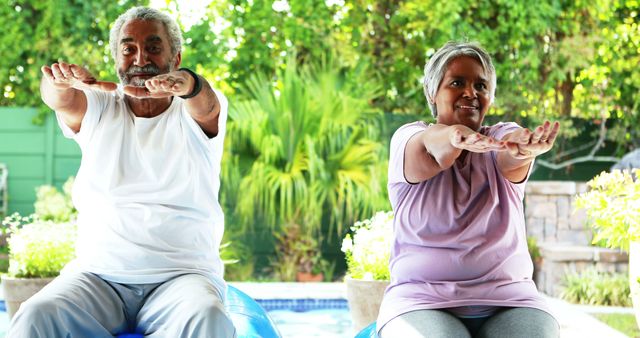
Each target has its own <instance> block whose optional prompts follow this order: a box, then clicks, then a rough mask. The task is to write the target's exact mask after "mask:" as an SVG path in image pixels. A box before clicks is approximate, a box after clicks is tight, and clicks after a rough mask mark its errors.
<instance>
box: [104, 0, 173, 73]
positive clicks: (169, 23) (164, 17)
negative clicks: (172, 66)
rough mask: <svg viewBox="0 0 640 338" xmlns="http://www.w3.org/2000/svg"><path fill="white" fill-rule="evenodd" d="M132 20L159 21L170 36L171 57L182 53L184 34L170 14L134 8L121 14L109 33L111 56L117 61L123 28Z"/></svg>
mask: <svg viewBox="0 0 640 338" xmlns="http://www.w3.org/2000/svg"><path fill="white" fill-rule="evenodd" d="M132 20H151V21H158V22H161V23H162V24H163V25H164V28H165V29H166V30H167V35H169V45H170V46H171V55H172V56H176V55H177V54H178V53H180V52H181V51H182V32H181V31H180V27H179V26H178V23H177V22H176V21H175V20H174V19H173V18H172V17H171V16H169V15H168V14H166V13H163V12H161V11H159V10H157V9H154V8H148V7H133V8H130V9H129V10H127V11H126V12H124V13H123V14H121V15H120V16H119V17H118V18H117V19H116V21H115V22H114V23H113V27H111V31H110V32H109V48H111V56H112V57H113V59H114V60H116V54H117V53H118V44H119V43H120V42H119V40H120V31H121V30H122V26H124V25H125V24H126V23H128V22H129V21H132Z"/></svg>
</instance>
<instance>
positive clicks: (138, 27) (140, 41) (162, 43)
mask: <svg viewBox="0 0 640 338" xmlns="http://www.w3.org/2000/svg"><path fill="white" fill-rule="evenodd" d="M116 55H117V58H116V69H117V71H118V77H119V78H120V82H121V83H122V84H123V85H133V86H140V87H141V86H144V82H145V81H146V80H147V79H149V78H152V77H154V76H156V75H158V74H165V73H168V72H170V71H173V70H174V69H175V68H176V67H177V66H178V64H179V54H178V55H176V56H173V55H172V53H171V46H170V45H169V37H168V35H167V32H166V30H165V28H164V25H163V24H162V23H161V22H159V21H154V20H132V21H129V22H127V23H126V24H124V26H122V30H121V31H120V39H119V41H118V53H117V54H116Z"/></svg>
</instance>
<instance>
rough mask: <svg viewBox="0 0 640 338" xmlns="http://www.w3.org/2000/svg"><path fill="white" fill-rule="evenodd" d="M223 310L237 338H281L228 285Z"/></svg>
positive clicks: (127, 337) (123, 337)
mask: <svg viewBox="0 0 640 338" xmlns="http://www.w3.org/2000/svg"><path fill="white" fill-rule="evenodd" d="M225 308H226V309H227V312H229V316H230V317H231V321H233V325H234V326H235V327H236V333H237V335H238V338H281V337H282V336H281V335H280V332H278V329H276V325H275V323H274V322H273V320H272V319H271V318H270V317H269V315H268V314H267V312H266V311H265V310H264V309H263V308H262V306H260V304H258V302H256V301H255V300H253V298H251V297H249V296H248V295H247V294H246V293H244V292H242V291H240V290H238V289H236V288H235V287H233V286H231V285H229V286H228V289H227V301H226V302H225ZM117 337H118V338H143V337H144V336H143V335H141V334H131V333H123V334H120V335H118V336H117Z"/></svg>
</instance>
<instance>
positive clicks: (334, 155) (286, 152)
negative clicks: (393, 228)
mask: <svg viewBox="0 0 640 338" xmlns="http://www.w3.org/2000/svg"><path fill="white" fill-rule="evenodd" d="M366 74H367V73H366V71H365V69H364V68H362V67H358V68H355V69H344V68H342V67H340V66H339V64H338V63H337V62H336V61H335V60H333V59H330V58H327V59H325V61H324V62H322V63H320V64H319V65H313V66H311V65H307V66H298V65H297V63H296V60H295V58H290V59H289V61H288V62H287V64H286V67H285V68H284V69H283V70H280V71H278V72H277V73H276V74H275V78H271V77H268V76H266V75H264V74H256V75H255V76H253V77H251V79H250V80H249V81H248V82H247V84H246V88H245V90H246V95H248V96H249V97H250V99H247V100H241V101H239V102H237V103H235V104H232V106H231V109H230V111H229V117H230V122H229V127H228V128H229V132H228V134H227V135H228V138H229V147H228V148H229V152H230V153H232V154H233V155H232V156H230V158H229V160H230V161H232V162H233V163H235V164H236V166H235V167H234V168H233V171H236V173H237V171H238V169H239V170H240V173H241V175H242V177H241V178H240V179H239V189H237V188H238V187H232V188H235V189H237V191H238V192H241V193H237V194H236V196H237V200H236V203H234V204H235V205H236V206H237V208H236V210H235V211H236V212H237V214H238V215H239V218H240V219H241V220H242V222H243V223H244V224H247V225H250V224H253V223H254V222H256V220H257V219H262V220H264V222H266V223H267V224H268V225H269V226H270V227H271V229H273V230H274V231H275V232H278V231H280V230H282V229H283V228H284V227H285V226H287V225H290V224H297V225H298V226H299V227H300V229H301V232H302V233H305V234H309V235H310V234H315V235H316V236H317V235H319V230H320V228H321V225H322V221H323V216H325V215H326V216H327V220H328V222H329V223H330V224H331V225H332V226H335V228H334V229H335V230H337V231H338V232H340V231H341V229H342V228H341V226H342V224H343V222H345V221H349V220H350V219H354V218H357V217H359V216H360V215H363V214H366V213H369V212H371V210H372V209H373V208H374V207H376V206H378V205H379V204H384V203H386V198H385V197H384V191H381V190H380V189H379V187H380V186H381V184H380V183H379V180H380V179H381V178H382V177H383V176H384V174H383V173H380V172H378V171H377V170H378V169H379V165H378V164H379V163H380V162H384V157H385V156H384V149H383V147H382V143H381V142H379V141H378V140H377V128H376V123H377V121H376V118H377V117H379V116H380V115H379V112H377V111H375V110H372V109H371V108H370V106H369V102H370V100H371V99H373V97H375V94H376V92H377V88H376V87H375V86H372V85H370V83H369V82H367V81H366ZM272 81H273V82H272ZM238 167H239V168H238ZM227 175H228V176H233V175H234V174H233V173H230V172H228V171H227V172H225V173H224V174H223V176H227ZM236 175H237V174H236ZM231 179H233V177H232V178H231Z"/></svg>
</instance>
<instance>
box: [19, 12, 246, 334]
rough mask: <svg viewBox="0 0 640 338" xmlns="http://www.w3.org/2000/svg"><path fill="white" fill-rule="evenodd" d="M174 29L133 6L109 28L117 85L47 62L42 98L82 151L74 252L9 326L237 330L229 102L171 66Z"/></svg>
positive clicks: (81, 330)
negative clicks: (227, 189) (222, 193)
mask: <svg viewBox="0 0 640 338" xmlns="http://www.w3.org/2000/svg"><path fill="white" fill-rule="evenodd" d="M181 40H182V37H181V32H180V29H179V27H178V25H177V24H176V22H175V21H174V20H173V19H172V18H171V17H169V16H168V15H166V14H164V13H162V12H160V11H157V10H154V9H149V8H143V7H136V8H132V9H130V10H128V11H127V12H125V13H124V14H122V15H121V16H120V17H119V18H118V19H117V20H116V22H115V23H114V25H113V28H112V29H111V34H110V40H109V43H110V47H111V52H112V55H113V58H114V60H115V62H116V69H117V72H118V77H119V78H120V84H121V85H117V84H116V83H111V82H104V81H98V80H97V79H96V78H95V77H94V76H93V75H92V74H91V73H90V72H89V71H88V70H87V69H85V68H83V67H81V66H78V65H75V64H68V63H63V62H60V63H54V64H53V65H51V67H48V66H44V67H42V73H43V79H42V84H41V93H42V99H43V101H44V102H45V103H46V104H47V105H48V106H49V107H51V108H52V109H53V110H55V112H56V116H57V118H58V123H59V125H60V128H61V129H62V130H63V133H64V135H66V136H67V137H69V138H72V139H74V140H75V141H76V142H77V143H78V144H79V145H80V148H81V150H82V163H81V165H80V169H79V171H78V175H77V177H76V181H75V185H74V188H73V199H74V204H75V206H76V208H77V209H78V212H79V214H78V226H79V235H78V243H77V257H78V258H77V259H76V260H75V261H74V262H73V263H70V265H69V266H67V267H66V268H65V271H64V272H63V273H62V275H61V276H60V277H58V278H56V279H55V280H54V281H53V282H51V283H50V284H49V285H48V286H47V287H45V288H44V289H43V290H42V291H41V292H40V293H38V294H37V295H35V296H34V297H32V298H31V299H29V300H28V301H27V302H25V303H24V304H22V306H21V308H20V310H19V311H18V313H17V314H16V316H15V317H14V319H13V322H12V323H11V328H10V330H9V333H8V337H21V338H22V337H113V336H114V335H115V334H118V333H122V332H134V331H135V332H137V333H141V334H144V335H145V336H149V337H234V336H235V329H234V327H233V324H232V322H231V321H230V319H229V316H228V315H227V313H226V312H225V309H224V307H223V304H222V302H223V299H224V297H225V291H226V285H225V282H224V280H223V279H222V262H221V259H220V255H219V246H220V240H221V237H222V233H223V228H224V215H223V213H222V209H221V207H220V204H219V202H218V198H217V195H218V190H219V186H220V182H219V174H220V160H221V156H222V149H223V139H224V134H225V121H226V116H227V102H226V99H225V98H224V96H223V95H222V94H220V93H219V92H217V91H214V90H213V89H212V88H211V87H210V86H209V84H208V83H207V81H206V80H205V79H204V78H202V77H201V76H199V75H197V74H196V73H194V72H193V71H191V70H189V69H185V68H178V67H179V66H180V62H181V47H182V43H181Z"/></svg>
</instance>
